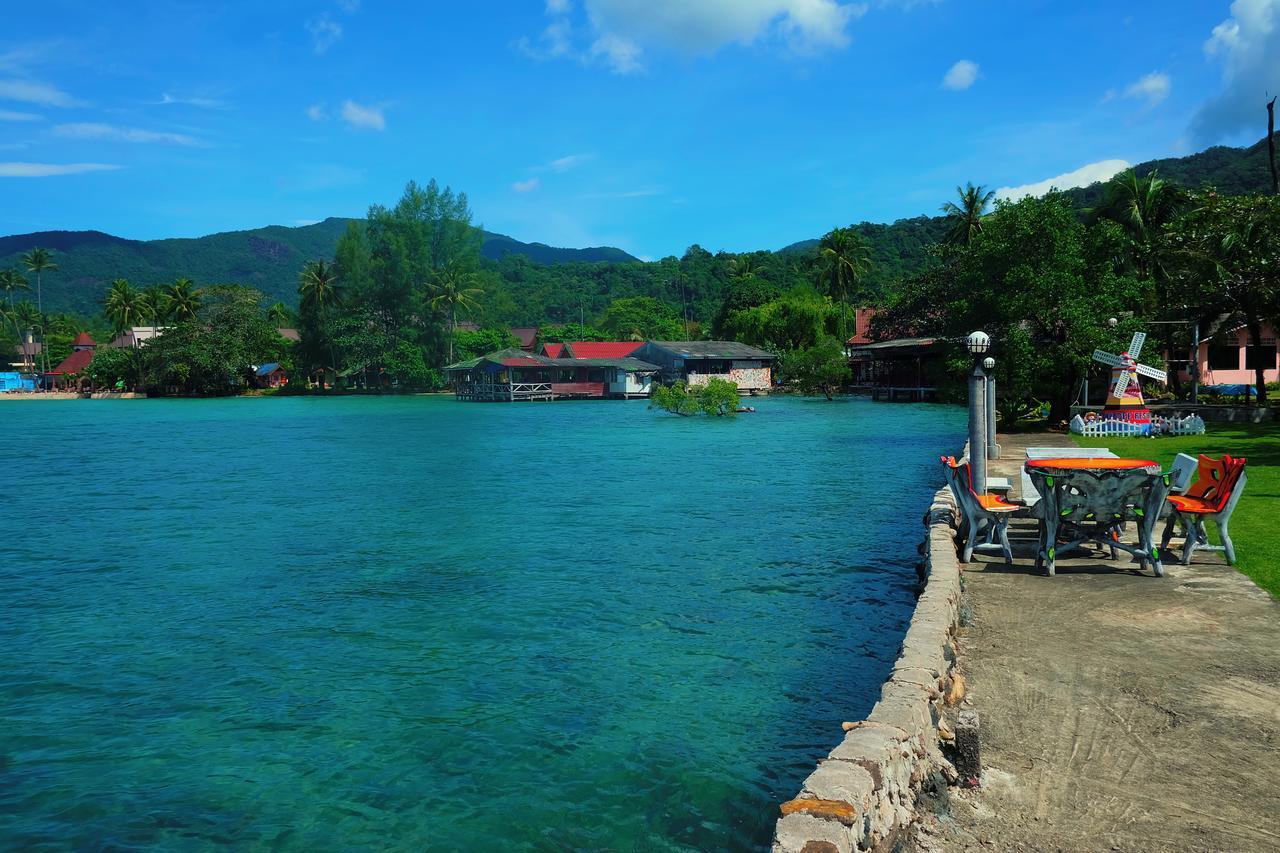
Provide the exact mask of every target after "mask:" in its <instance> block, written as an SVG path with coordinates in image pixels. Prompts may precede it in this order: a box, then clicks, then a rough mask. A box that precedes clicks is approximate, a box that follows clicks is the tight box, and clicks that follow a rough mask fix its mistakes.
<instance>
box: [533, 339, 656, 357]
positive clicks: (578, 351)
mask: <svg viewBox="0 0 1280 853" xmlns="http://www.w3.org/2000/svg"><path fill="white" fill-rule="evenodd" d="M642 346H644V341H573V342H572V343H568V344H565V348H566V349H567V350H568V352H569V354H570V355H571V356H572V357H573V358H626V357H627V356H629V355H631V354H632V353H634V352H635V351H636V350H638V349H640V347H642ZM548 354H549V353H548ZM553 358H554V356H553Z"/></svg>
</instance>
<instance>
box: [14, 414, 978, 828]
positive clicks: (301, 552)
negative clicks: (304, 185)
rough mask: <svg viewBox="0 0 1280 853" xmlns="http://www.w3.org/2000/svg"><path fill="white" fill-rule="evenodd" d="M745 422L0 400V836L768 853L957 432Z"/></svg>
mask: <svg viewBox="0 0 1280 853" xmlns="http://www.w3.org/2000/svg"><path fill="white" fill-rule="evenodd" d="M753 402H754V404H755V405H756V406H757V408H758V409H759V411H758V412H756V413H755V414H748V415H744V416H741V417H739V418H737V419H736V420H733V421H725V422H721V421H710V422H708V421H705V420H693V419H687V420H686V419H680V418H674V417H671V416H669V415H665V414H658V413H655V412H650V411H647V410H646V409H645V407H644V404H643V403H634V402H633V403H623V402H601V403H554V404H537V403H533V404H523V405H481V404H465V403H456V402H454V401H453V400H451V399H447V398H391V399H376V398H345V399H310V398H291V399H233V400H218V401H214V400H190V401H176V400H175V401H70V402H64V403H63V402H48V403H34V402H23V403H7V404H0V424H2V425H3V430H0V453H2V455H0V466H2V467H0V471H3V472H4V473H3V476H4V481H5V482H6V483H7V487H6V489H5V495H6V497H5V500H4V505H3V507H0V606H2V607H3V611H2V612H3V618H2V619H0V839H3V840H4V845H5V846H9V845H12V846H15V847H25V846H33V845H37V844H41V843H54V844H57V845H59V846H62V845H65V846H74V847H91V848H104V847H110V848H128V847H150V846H160V847H164V848H167V849H200V848H205V847H208V846H211V845H214V844H218V843H232V844H236V845H241V846H252V847H255V848H273V849H275V848H278V849H294V850H301V849H338V848H345V849H351V848H360V847H379V848H383V847H393V848H398V849H413V850H418V849H438V850H453V849H472V850H474V849H511V850H515V849H566V848H574V849H595V850H599V849H617V850H634V849H643V850H666V849H701V850H706V849H743V848H748V849H749V848H753V847H755V848H758V847H762V846H765V845H767V843H768V841H769V838H770V833H771V831H772V825H773V820H774V818H775V816H776V814H777V803H778V802H780V801H782V800H785V799H788V798H790V797H791V796H792V795H793V794H794V792H795V790H796V788H797V785H798V783H799V782H800V781H801V780H802V779H803V778H804V776H805V775H807V774H808V772H809V771H810V770H811V769H812V766H813V763H814V761H815V760H816V759H817V758H819V757H821V756H822V755H825V753H826V752H827V751H828V750H829V749H830V748H831V747H832V746H833V745H834V744H835V743H836V742H837V741H838V739H839V737H840V729H839V724H840V722H841V721H842V720H846V719H854V718H857V717H858V716H859V715H861V714H864V713H865V712H866V711H867V710H868V709H869V707H870V705H871V703H872V702H873V700H874V698H875V696H876V695H877V694H878V691H879V685H880V682H881V680H882V679H883V677H884V676H885V674H886V672H887V670H888V668H889V666H890V663H891V661H892V658H893V655H894V653H895V652H896V648H897V645H898V643H899V642H900V640H901V635H902V632H903V630H904V625H905V622H906V620H907V619H908V618H909V616H910V612H911V606H912V603H913V597H912V592H911V590H912V586H913V582H914V576H915V575H914V569H913V564H914V559H915V546H916V544H917V542H918V540H919V538H920V536H921V532H922V531H921V527H920V517H921V515H922V513H923V511H924V506H925V501H926V498H927V495H928V493H929V491H930V490H932V489H933V488H935V487H936V486H937V485H938V482H937V481H939V479H940V477H939V474H938V467H937V455H938V452H939V450H940V449H943V448H951V447H955V446H957V445H958V443H959V440H960V433H961V430H962V428H963V425H962V422H961V418H962V414H963V413H962V412H960V410H958V409H950V408H943V407H937V406H897V405H885V404H879V405H876V404H871V403H865V402H848V401H846V402H836V403H826V402H824V401H807V400H796V399H788V398H776V399H760V400H756V401H753Z"/></svg>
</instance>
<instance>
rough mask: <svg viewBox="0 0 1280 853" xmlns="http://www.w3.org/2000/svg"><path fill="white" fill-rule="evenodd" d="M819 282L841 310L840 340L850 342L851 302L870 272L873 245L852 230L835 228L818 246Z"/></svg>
mask: <svg viewBox="0 0 1280 853" xmlns="http://www.w3.org/2000/svg"><path fill="white" fill-rule="evenodd" d="M818 258H819V263H820V266H819V281H821V282H822V285H823V286H824V287H825V289H826V291H827V295H829V296H830V297H831V299H832V300H833V301H834V302H835V303H836V305H837V306H838V307H839V312H840V314H839V316H840V323H839V328H840V339H841V340H847V339H848V337H849V336H848V331H847V329H846V325H847V323H846V318H847V316H848V306H849V301H850V300H851V299H853V297H854V296H855V295H857V293H858V284H859V282H861V281H862V278H863V276H865V275H866V274H867V272H868V271H869V270H870V269H871V244H869V243H868V242H867V241H866V239H865V238H863V237H862V235H860V234H858V232H856V231H854V230H853V228H836V229H835V230H833V231H831V232H829V233H828V234H827V235H826V236H824V237H823V238H822V240H821V241H820V242H819V243H818Z"/></svg>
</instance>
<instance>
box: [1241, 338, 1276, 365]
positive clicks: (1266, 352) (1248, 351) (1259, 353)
mask: <svg viewBox="0 0 1280 853" xmlns="http://www.w3.org/2000/svg"><path fill="white" fill-rule="evenodd" d="M1275 366H1276V345H1275V344H1274V343H1273V344H1271V346H1260V347H1245V351H1244V368H1245V370H1257V369H1258V368H1259V367H1261V368H1262V369H1263V370H1274V369H1275Z"/></svg>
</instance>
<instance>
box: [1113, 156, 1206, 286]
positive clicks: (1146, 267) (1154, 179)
mask: <svg viewBox="0 0 1280 853" xmlns="http://www.w3.org/2000/svg"><path fill="white" fill-rule="evenodd" d="M1185 201H1186V196H1185V194H1184V192H1183V191H1182V190H1181V189H1180V188H1178V187H1177V186H1175V185H1173V184H1170V183H1167V182H1166V181H1165V180H1164V179H1163V178H1161V177H1160V176H1159V175H1158V174H1157V173H1156V172H1155V171H1152V172H1150V173H1149V174H1147V175H1144V176H1142V177H1139V176H1138V173H1137V172H1135V171H1134V170H1133V169H1125V170H1124V171H1123V172H1121V173H1120V174H1118V175H1116V176H1115V177H1113V178H1112V179H1111V180H1110V181H1108V182H1107V187H1106V196H1105V197H1104V198H1103V202H1102V204H1101V205H1099V206H1098V207H1097V208H1095V209H1094V211H1093V212H1094V214H1096V215H1097V216H1100V217H1103V218H1106V219H1110V220H1111V221H1113V222H1116V223H1118V224H1119V225H1120V227H1121V228H1123V229H1124V231H1125V234H1126V235H1128V237H1129V242H1130V250H1131V256H1132V261H1133V268H1134V271H1135V272H1136V273H1137V275H1138V278H1140V279H1143V280H1144V281H1146V280H1149V281H1155V282H1156V285H1157V287H1158V288H1159V287H1160V286H1161V284H1162V282H1163V280H1164V279H1165V278H1166V275H1165V269H1164V266H1165V260H1164V258H1163V257H1162V253H1161V241H1160V235H1161V233H1162V232H1163V231H1164V229H1165V227H1166V226H1167V225H1168V224H1169V223H1170V222H1172V221H1173V220H1174V219H1175V218H1176V217H1177V215H1178V213H1179V212H1180V210H1181V209H1182V207H1183V206H1184V204H1185Z"/></svg>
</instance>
